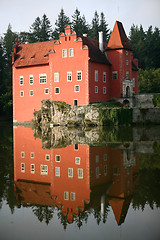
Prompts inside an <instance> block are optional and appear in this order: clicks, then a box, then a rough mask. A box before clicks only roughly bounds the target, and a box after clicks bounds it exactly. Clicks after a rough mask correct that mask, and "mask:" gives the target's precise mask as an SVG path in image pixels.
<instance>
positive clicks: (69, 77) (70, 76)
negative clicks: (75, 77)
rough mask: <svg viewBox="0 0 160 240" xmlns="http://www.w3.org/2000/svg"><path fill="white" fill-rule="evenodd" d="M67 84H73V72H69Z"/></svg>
mask: <svg viewBox="0 0 160 240" xmlns="http://www.w3.org/2000/svg"><path fill="white" fill-rule="evenodd" d="M67 82H72V72H67Z"/></svg>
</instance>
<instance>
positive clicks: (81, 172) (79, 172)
mask: <svg viewBox="0 0 160 240" xmlns="http://www.w3.org/2000/svg"><path fill="white" fill-rule="evenodd" d="M78 179H83V169H82V168H78Z"/></svg>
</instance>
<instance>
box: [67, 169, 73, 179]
mask: <svg viewBox="0 0 160 240" xmlns="http://www.w3.org/2000/svg"><path fill="white" fill-rule="evenodd" d="M68 177H69V178H73V168H68Z"/></svg>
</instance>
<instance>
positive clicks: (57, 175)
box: [55, 167, 60, 177]
mask: <svg viewBox="0 0 160 240" xmlns="http://www.w3.org/2000/svg"><path fill="white" fill-rule="evenodd" d="M55 176H56V177H60V167H55Z"/></svg>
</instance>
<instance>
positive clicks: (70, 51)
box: [69, 48, 74, 57]
mask: <svg viewBox="0 0 160 240" xmlns="http://www.w3.org/2000/svg"><path fill="white" fill-rule="evenodd" d="M73 56H74V50H73V48H69V57H73Z"/></svg>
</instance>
